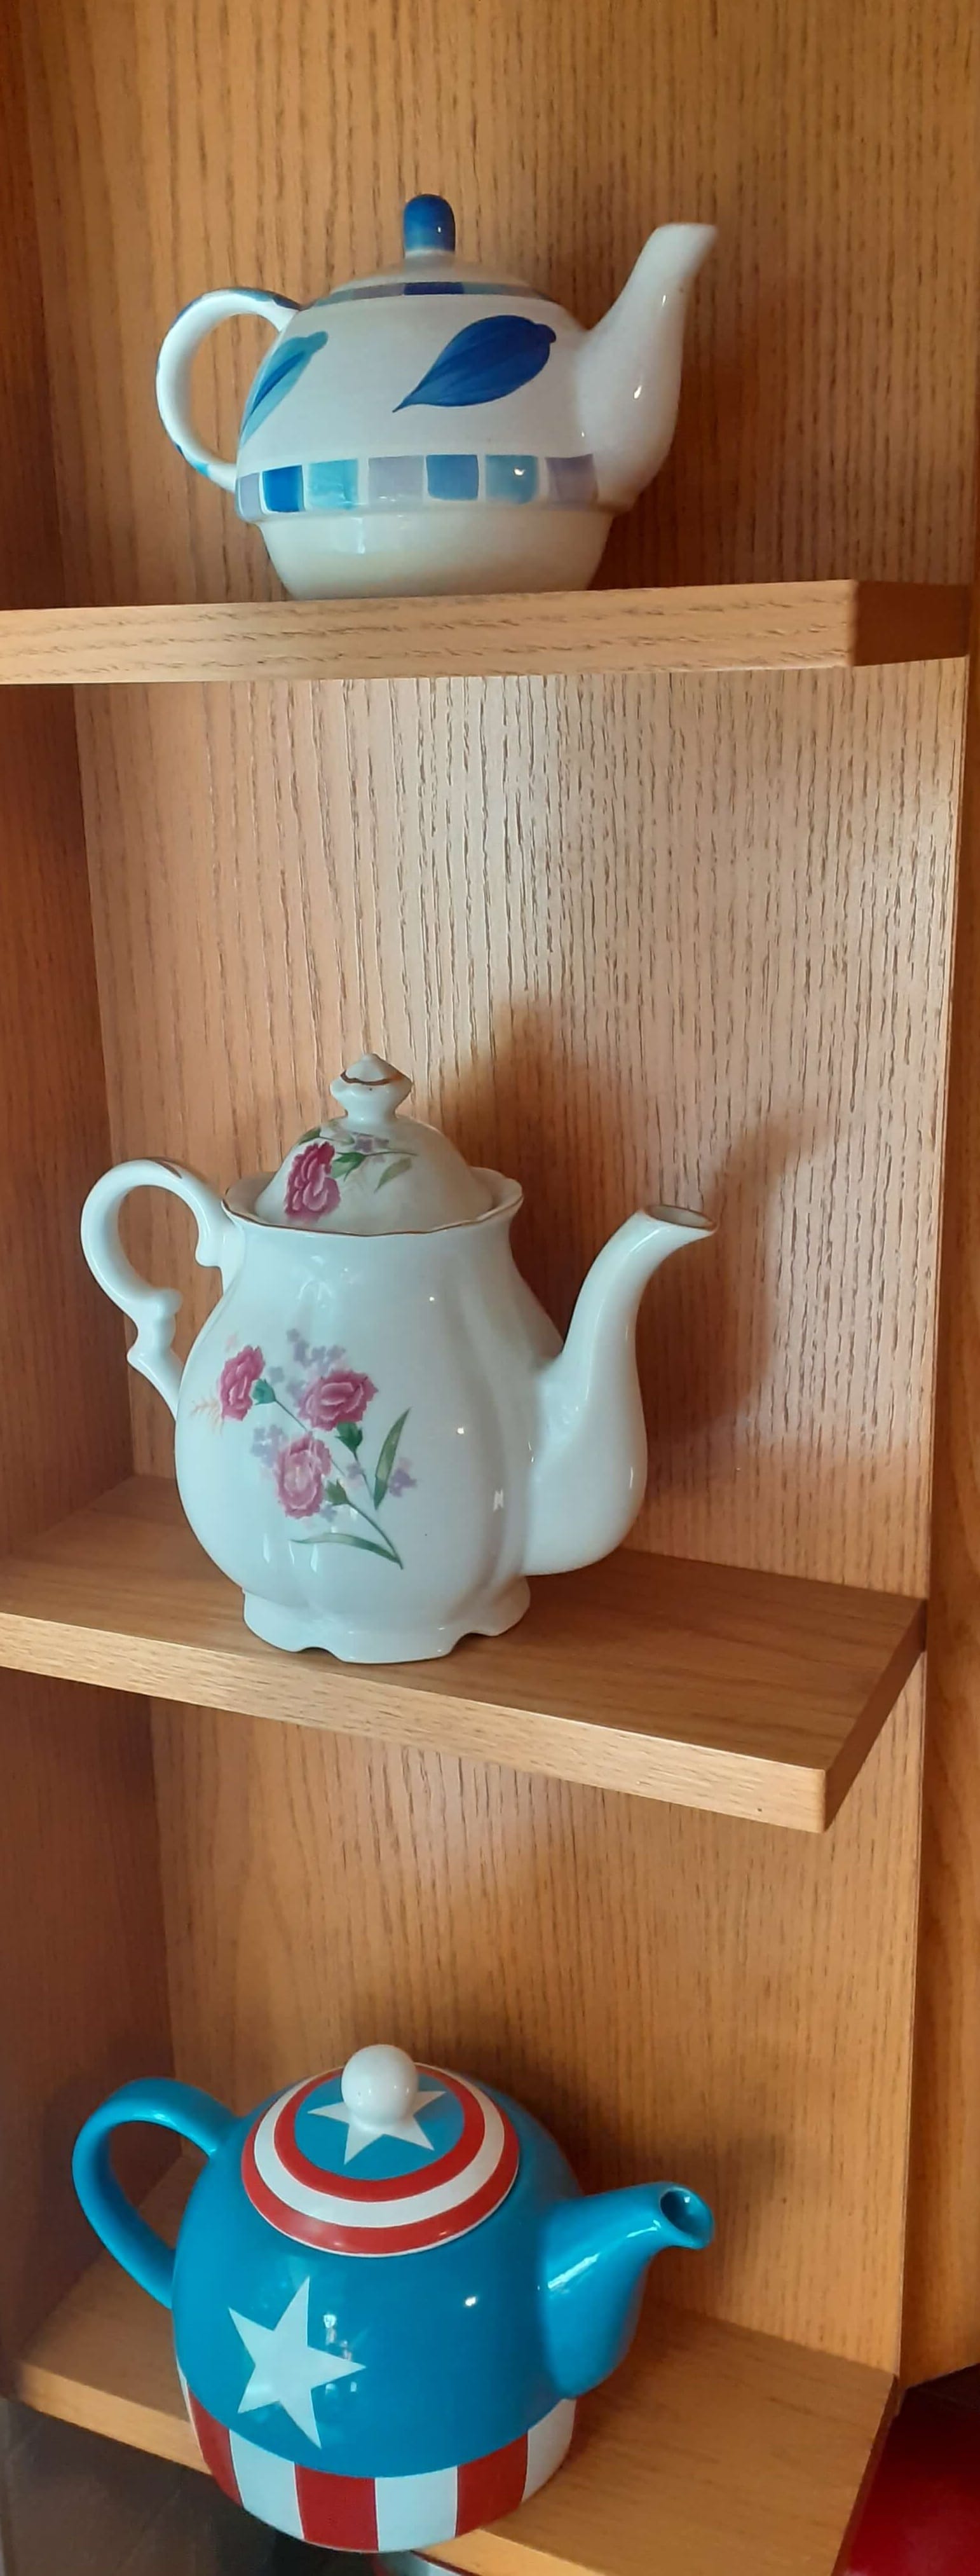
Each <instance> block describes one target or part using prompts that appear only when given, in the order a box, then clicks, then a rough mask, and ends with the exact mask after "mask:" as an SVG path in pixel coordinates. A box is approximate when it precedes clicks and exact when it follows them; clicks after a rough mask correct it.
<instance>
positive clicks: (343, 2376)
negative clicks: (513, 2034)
mask: <svg viewBox="0 0 980 2576" xmlns="http://www.w3.org/2000/svg"><path fill="white" fill-rule="evenodd" d="M130 2121H150V2122H153V2123H157V2124H158V2125H160V2126H162V2127H164V2128H169V2129H173V2130H176V2131H177V2132H178V2133H180V2134H181V2135H183V2136H185V2137H187V2138H190V2139H191V2140H192V2141H193V2142H194V2144H195V2145H197V2146H199V2147H201V2148H202V2149H203V2150H204V2153H205V2156H206V2158H207V2162H206V2163H205V2166H204V2169H203V2172H202V2173H201V2174H200V2176H199V2178H198V2180H197V2182H196V2183H195V2186H194V2189H193V2191H192V2193H191V2197H190V2200H189V2202H188V2205H187V2209H186V2212H185V2215H184V2219H183V2223H182V2226H181V2230H180V2235H179V2239H178V2243H177V2249H176V2253H175V2254H172V2253H171V2252H170V2250H169V2248H168V2247H167V2246H165V2245H164V2244H163V2243H162V2241H161V2239H160V2238H158V2237H157V2236H156V2235H155V2234H154V2232H153V2230H152V2229H151V2228H149V2227H148V2226H147V2225H146V2222H145V2221H144V2220H143V2219H142V2218H141V2217H140V2216H139V2215H138V2213H137V2212H136V2211H135V2210H134V2209H133V2208H132V2207H131V2206H130V2204H129V2203H128V2202H127V2201H126V2199H125V2198H124V2196H123V2194H122V2192H121V2191H120V2188H119V2186H118V2184H117V2183H116V2181H115V2179H114V2176H113V2174H112V2171H111V2167H110V2164H109V2140H110V2138H111V2136H112V2134H113V2132H114V2131H115V2130H116V2129H117V2128H119V2127H120V2126H121V2125H123V2124H125V2123H127V2122H130ZM74 2173H75V2182H76V2188H77V2190H78V2194H79V2198H80V2200H81V2202H82V2206H83V2208H84V2210H85V2212H86V2215H87V2216H88V2218H89V2219H90V2221H91V2223H92V2225H93V2227H94V2228H95V2230H96V2232H97V2234H98V2235H99V2236H100V2237H101V2239H102V2242H103V2243H104V2244H105V2245H106V2246H107V2247H108V2248H109V2251H110V2252H111V2253H112V2254H114V2255H115V2256H116V2257H117V2259H118V2260H119V2261H120V2262H121V2263H122V2264H124V2265H125V2268H126V2269H127V2271H129V2272H130V2273H131V2274H132V2275H133V2278H134V2279H135V2280H137V2281H139V2282H140V2283H141V2284H142V2286H143V2287H144V2288H145V2289H146V2290H148V2291H149V2292H150V2294H151V2296H152V2297H154V2298H156V2299H159V2300H160V2301H161V2303H162V2304H163V2305H164V2306H167V2307H169V2308H171V2310H172V2314H173V2328H174V2345H175V2353H176V2360H177V2368H178V2371H179V2374H180V2380H181V2386H182V2389H183V2393H184V2398H185V2402H186V2405H187V2409H188V2412H189V2415H190V2418H191V2421H192V2423H193V2425H194V2427H195V2431H196V2433H197V2436H198V2440H199V2443H200V2446H201V2450H202V2453H203V2456H204V2460H205V2463H206V2465H207V2467H208V2468H209V2469H210V2470H211V2472H212V2474H213V2475H214V2476H215V2477H216V2478H217V2480H218V2483H219V2484H220V2485H221V2486H222V2487H223V2488H224V2489H225V2490H226V2492H227V2493H228V2494H230V2495H232V2496H234V2497H235V2498H236V2499H237V2500H238V2501H239V2502H240V2503H242V2504H244V2505H245V2506H246V2507H247V2508H248V2510H249V2511H251V2512H252V2513H254V2514H256V2515H257V2516H258V2517H259V2519H260V2520H262V2521H264V2522H267V2523H269V2524H271V2525H272V2526H273V2527H274V2528H275V2529H277V2530H280V2531H284V2532H289V2533H291V2534H293V2535H294V2536H295V2537H298V2538H304V2539H307V2540H312V2541H318V2542H320V2543H322V2544H323V2545H325V2546H327V2547H330V2548H334V2549H344V2548H345V2549H352V2550H355V2551H362V2552H372V2551H375V2550H378V2549H381V2550H385V2549H411V2548H423V2549H424V2548H426V2547H434V2546H436V2545H437V2544H438V2543H440V2542H444V2541H451V2540H452V2539H454V2538H455V2537H457V2536H458V2535H459V2534H460V2533H462V2532H464V2531H468V2530H471V2529H473V2528H475V2527H476V2526H477V2525H479V2524H481V2523H485V2522H492V2521H495V2520H497V2519H498V2518H499V2517H500V2516H501V2515H502V2514H506V2513H508V2512H510V2511H511V2510H512V2509H513V2508H514V2507H515V2506H517V2505H518V2504H520V2503H521V2502H522V2500H523V2499H524V2498H525V2497H526V2496H529V2495H532V2494H533V2493H534V2492H535V2490H536V2489H537V2488H538V2487H539V2486H542V2485H543V2484H544V2482H545V2480H546V2479H547V2478H549V2477H551V2476H552V2475H553V2473H554V2471H555V2470H556V2469H557V2468H559V2467H560V2465H561V2462H562V2460H563V2459H564V2457H565V2453H566V2451H567V2449H568V2445H569V2443H570V2441H571V2438H572V2432H573V2429H574V2423H575V2405H576V2399H577V2398H578V2397H579V2396H580V2395H581V2394H582V2393H583V2391H584V2390H586V2389H588V2388H591V2387H593V2386H594V2385H595V2384H596V2382H597V2381H599V2380H601V2379H604V2378H605V2377H606V2376H607V2374H608V2372H609V2371H611V2370H613V2369H614V2368H615V2365H616V2363H617V2362H618V2361H619V2360H620V2358H621V2357H622V2354H623V2353H624V2352H625V2350H626V2347H627V2345H628V2343H629V2341H630V2339H631V2336H632V2333H633V2329H634V2326H635V2324H636V2319H637V2314H638V2311H639V2304H640V2298H641V2295H642V2288H643V2281H644V2276H645V2273H646V2269H647V2266H648V2264H649V2263H650V2261H651V2259H652V2257H653V2255H654V2254H656V2253H658V2252H660V2251H661V2250H662V2248H664V2247H666V2246H686V2247H689V2248H697V2247H701V2246H705V2245H707V2244H708V2243H709V2242H710V2238H711V2234H712V2219H711V2214H710V2211H709V2210H708V2209H707V2207H706V2206H705V2203H704V2202H703V2201H702V2200H700V2199H699V2198H698V2196H697V2194H696V2193H695V2192H692V2191H689V2190H686V2189H684V2188H683V2187H682V2186H680V2185H678V2184H672V2183H671V2184H663V2183H659V2184H650V2185H638V2186H636V2187H633V2188H629V2189H626V2190H623V2191H614V2192H609V2193H605V2194H602V2195H600V2196H599V2197H598V2198H594V2199H586V2198H583V2196H582V2194H581V2193H580V2191H579V2187H578V2185H577V2183H576V2181H575V2177H574V2175H573V2173H572V2171H571V2169H570V2167H569V2165H568V2164H567V2163H566V2161H565V2158H564V2156H563V2155H562V2153H561V2151H560V2149H559V2148H558V2147H557V2145H556V2144H555V2141H554V2139H553V2138H551V2137H550V2136H549V2135H548V2133H547V2131H546V2130H545V2129H543V2128H541V2126H540V2125H539V2123H538V2122H537V2121H536V2120H535V2119H533V2118H532V2117H531V2115H530V2113H529V2112H527V2111H525V2110H523V2109H522V2108H521V2106H520V2105H519V2104H518V2103H516V2102H513V2101H511V2100H510V2099H509V2097H508V2096H507V2095H505V2094H503V2093H499V2092H497V2091H496V2090H495V2089H494V2088H492V2087H490V2086H488V2085H482V2084H478V2083H476V2082H474V2081H473V2079H472V2078H471V2077H468V2076H461V2075H455V2074H451V2073H449V2072H448V2071H447V2070H446V2069H444V2068H441V2067H425V2066H420V2067H416V2066H415V2065H414V2064H413V2062H412V2060H411V2059H410V2058H408V2057H406V2056H405V2055H404V2053H403V2052H402V2051H401V2050H400V2049H395V2048H388V2047H375V2048H366V2049H361V2050H359V2051H358V2053H357V2054H356V2056H354V2057H353V2058H351V2059H350V2060H349V2061H348V2063H347V2065H346V2067H344V2068H343V2069H335V2070H333V2071H332V2072H331V2073H329V2074H327V2075H321V2076H317V2077H315V2078H313V2079H312V2080H311V2081H309V2082H307V2083H305V2084H298V2085H292V2086H290V2087H289V2088H288V2090H287V2091H286V2092H284V2093H281V2094H279V2095H277V2096H276V2097H274V2098H273V2099H272V2100H270V2101H268V2102H266V2103H263V2104H262V2105H261V2106H260V2107H259V2109H258V2110H257V2111H254V2112H252V2113H250V2114H248V2115H247V2116H246V2117H245V2118H243V2119H236V2118H235V2117H234V2116H233V2114H232V2113H231V2112H230V2111H227V2110H225V2109H224V2108H223V2107H222V2106H221V2105H220V2104H219V2103H217V2102H214V2101H212V2100H211V2098H210V2097H209V2096H208V2095H207V2094H204V2093H201V2092H198V2091H197V2090H195V2088H194V2087H192V2086H189V2085H184V2084H176V2083H172V2082H170V2081H169V2080H166V2079H161V2080H160V2081H159V2082H152V2081H150V2082H146V2083H135V2084H129V2085H126V2086H125V2087H124V2088H123V2090H122V2091H121V2092H119V2093H117V2094H114V2095H113V2096H112V2097H111V2099H110V2100H109V2101H108V2102H106V2103H104V2104H103V2105H102V2106H101V2108H100V2109H99V2110H97V2111H96V2112H94V2113H93V2115H92V2117H91V2119H90V2120H88V2121H87V2122H86V2124H85V2127H84V2128H83V2129H82V2131H81V2133H80V2136H79V2138H78V2141H77V2145H76V2148H75V2158H74Z"/></svg>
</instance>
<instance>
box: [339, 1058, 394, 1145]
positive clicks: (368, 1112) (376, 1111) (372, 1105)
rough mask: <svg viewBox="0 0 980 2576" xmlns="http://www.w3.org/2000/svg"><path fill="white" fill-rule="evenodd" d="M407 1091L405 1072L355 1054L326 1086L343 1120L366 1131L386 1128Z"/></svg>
mask: <svg viewBox="0 0 980 2576" xmlns="http://www.w3.org/2000/svg"><path fill="white" fill-rule="evenodd" d="M411 1088H412V1085H411V1082H410V1081H409V1078H408V1075H407V1073H399V1070H398V1067H397V1065H396V1064H386V1063H385V1059H384V1057H383V1056H380V1055H359V1056H358V1058H357V1062H356V1064H349V1065H347V1066H345V1069H344V1071H343V1073H340V1074H338V1076H337V1080H336V1082H332V1083H331V1085H330V1089H331V1091H332V1093H333V1096H334V1099H335V1100H337V1101H339V1103H340V1106H341V1108H342V1109H343V1110H345V1111H346V1114H347V1117H348V1118H352V1119H354V1120H356V1122H357V1124H358V1125H359V1126H360V1127H367V1128H372V1127H385V1126H387V1124H388V1121H389V1119H390V1118H393V1117H394V1115H395V1111H396V1109H399V1108H400V1107H401V1104H402V1101H403V1100H407V1099H408V1095H409V1092H410V1091H411Z"/></svg>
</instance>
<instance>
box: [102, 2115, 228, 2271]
mask: <svg viewBox="0 0 980 2576" xmlns="http://www.w3.org/2000/svg"><path fill="white" fill-rule="evenodd" d="M132 2121H142V2122H145V2123H149V2125H151V2126H152V2127H155V2128H158V2129H173V2130H174V2131H175V2133H176V2135H177V2137H179V2138H189V2139H190V2141H191V2144H192V2145H193V2146H195V2147H202V2148H203V2150H204V2153H205V2155H206V2156H213V2154H214V2152H215V2149H216V2147H220V2145H221V2142H222V2139H223V2138H226V2137H227V2135H228V2131H229V2129H233V2128H234V2125H235V2119H234V2113H233V2112H232V2111H226V2110H225V2108H224V2105H223V2103H221V2102H215V2101H214V2100H213V2099H212V2096H211V2094H210V2093H202V2092H201V2091H200V2090H199V2088H198V2086H197V2085H196V2084H175V2083H174V2082H173V2081H172V2079H171V2077H170V2076H169V2075H161V2076H157V2077H150V2078H148V2079H145V2080H143V2079H141V2080H140V2081H139V2082H137V2083H135V2084H124V2085H123V2086H122V2088H121V2090H120V2091H119V2092H118V2093H111V2094H110V2096H109V2099H108V2101H107V2102H100V2104H99V2108H98V2110H97V2111H93V2113H92V2116H91V2119H89V2120H86V2122H85V2126H84V2128H83V2129H80V2130H79V2133H78V2136H77V2138H76V2140H75V2152H74V2155H73V2156H72V2160H71V2169H72V2175H73V2178H74V2183H75V2189H76V2191H77V2193H78V2197H79V2200H80V2201H81V2204H82V2208H83V2209H84V2212H85V2216H86V2218H87V2219H88V2222H89V2226H90V2227H94V2229H95V2233H96V2235H97V2236H98V2237H99V2238H100V2239H101V2242H102V2244H103V2245H105V2246H106V2247H107V2248H108V2251H109V2253H110V2254H114V2255H115V2258H116V2261H117V2263H121V2264H122V2266H123V2270H124V2271H126V2272H129V2273H130V2274H131V2275H132V2278H133V2280H134V2281H138V2282H139V2284H140V2288H141V2289H143V2290H148V2291H149V2293H150V2297H151V2299H159V2301H160V2305H161V2307H162V2308H169V2307H170V2306H171V2305H172V2303H173V2280H174V2258H173V2254H172V2253H171V2250H170V2247H169V2245H165V2244H164V2241H163V2238H162V2236H158V2235H157V2232H156V2228H155V2227H150V2226H148V2225H147V2221H146V2219H145V2218H141V2217H140V2214H139V2210H138V2209H134V2208H133V2204H132V2201H130V2200H127V2198H126V2194H125V2192H124V2191H122V2190H120V2187H119V2184H118V2183H117V2181H116V2177H115V2174H114V2173H113V2170H112V2166H111V2164H110V2161H109V2140H110V2138H111V2136H112V2133H113V2130H114V2129H122V2128H126V2127H128V2126H129V2124H130V2123H131V2122H132Z"/></svg>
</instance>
